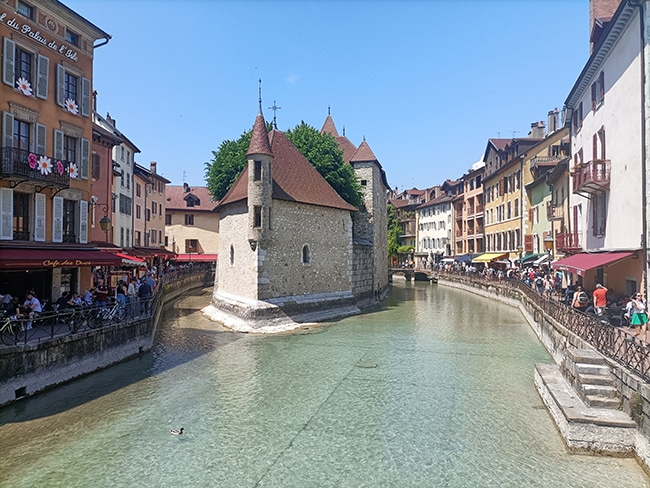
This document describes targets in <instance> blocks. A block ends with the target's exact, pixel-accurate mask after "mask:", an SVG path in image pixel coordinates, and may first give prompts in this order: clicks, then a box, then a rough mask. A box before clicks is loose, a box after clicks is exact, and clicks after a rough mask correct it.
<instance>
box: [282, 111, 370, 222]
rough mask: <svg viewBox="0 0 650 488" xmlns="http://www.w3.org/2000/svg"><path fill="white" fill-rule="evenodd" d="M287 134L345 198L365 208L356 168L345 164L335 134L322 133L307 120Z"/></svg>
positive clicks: (358, 206) (356, 205)
mask: <svg viewBox="0 0 650 488" xmlns="http://www.w3.org/2000/svg"><path fill="white" fill-rule="evenodd" d="M285 134H286V135H287V138H288V139H289V140H290V141H291V142H292V144H293V145H294V146H296V147H297V148H298V150H299V151H300V153H301V154H302V155H303V156H305V158H307V160H308V161H309V162H310V163H311V164H312V165H313V166H314V168H316V169H317V170H318V172H319V173H320V174H321V176H322V177H323V178H325V179H326V180H327V182H328V183H329V184H330V185H331V186H332V188H334V189H335V190H336V192H337V193H338V194H339V195H340V196H341V198H343V200H345V201H346V202H348V203H349V204H351V205H354V206H355V207H357V208H358V209H361V208H363V196H362V195H361V186H360V185H359V181H358V180H357V176H356V174H355V173H354V169H353V168H352V166H350V165H349V164H344V162H343V151H341V150H340V149H339V146H338V144H337V143H336V139H334V137H333V136H332V135H331V134H322V133H321V132H320V131H318V130H316V129H315V128H314V127H312V126H310V125H308V124H305V122H304V121H301V122H300V124H299V125H297V126H296V127H295V128H294V129H293V130H288V131H286V132H285Z"/></svg>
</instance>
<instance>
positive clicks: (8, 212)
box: [0, 188, 14, 240]
mask: <svg viewBox="0 0 650 488" xmlns="http://www.w3.org/2000/svg"><path fill="white" fill-rule="evenodd" d="M13 238H14V191H13V190H12V189H11V188H0V239H2V240H12V239H13Z"/></svg>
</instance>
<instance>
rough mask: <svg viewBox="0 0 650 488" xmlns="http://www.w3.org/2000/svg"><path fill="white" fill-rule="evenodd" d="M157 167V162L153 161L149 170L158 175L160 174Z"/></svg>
mask: <svg viewBox="0 0 650 488" xmlns="http://www.w3.org/2000/svg"><path fill="white" fill-rule="evenodd" d="M156 166H158V163H156V162H155V161H151V162H150V163H149V169H150V170H151V172H152V173H153V174H158V173H157V172H156Z"/></svg>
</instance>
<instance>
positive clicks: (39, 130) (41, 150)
mask: <svg viewBox="0 0 650 488" xmlns="http://www.w3.org/2000/svg"><path fill="white" fill-rule="evenodd" d="M46 131H47V128H46V127H45V126H44V125H43V124H38V123H37V124H36V154H39V155H43V156H44V155H46V154H47V146H46V139H47V135H46Z"/></svg>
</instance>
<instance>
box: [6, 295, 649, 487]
mask: <svg viewBox="0 0 650 488" xmlns="http://www.w3.org/2000/svg"><path fill="white" fill-rule="evenodd" d="M209 296H210V295H209V293H208V292H206V293H205V294H203V295H201V296H194V297H186V298H184V299H183V300H181V301H180V302H179V303H178V304H177V306H176V308H175V309H173V310H171V311H170V312H169V313H167V315H166V316H165V319H164V324H163V325H162V326H161V332H160V336H159V338H158V342H157V346H156V347H155V349H154V350H153V351H152V352H151V353H149V354H145V355H142V356H141V357H139V358H137V359H134V360H131V361H128V362H125V363H122V364H119V365H117V366H115V367H112V368H109V369H107V370H105V371H102V372H99V373H96V374H94V375H91V376H89V377H86V378H82V379H79V380H77V381H74V382H71V383H69V384H67V385H64V386H62V387H59V388H55V389H53V390H51V391H48V392H45V393H43V394H41V395H38V396H36V397H34V398H31V399H27V400H25V401H21V402H19V403H17V404H15V405H12V406H10V407H7V408H5V409H3V410H0V486H2V487H12V488H19V487H30V488H32V487H66V488H67V487H93V488H94V487H186V486H187V487H235V488H249V487H250V488H252V487H301V488H302V487H307V488H311V487H438V486H441V487H490V486H494V487H502V486H512V487H590V488H591V487H610V486H611V487H617V488H620V487H643V486H650V485H649V483H648V478H647V477H646V476H645V474H644V473H643V471H642V470H641V469H640V467H639V466H638V465H637V463H636V462H635V461H634V460H632V459H616V458H607V457H597V456H585V455H575V454H569V453H567V451H566V449H565V448H564V445H563V443H562V440H561V438H560V436H559V434H558V433H557V431H556V429H555V427H554V424H553V422H552V420H551V418H550V416H549V414H548V412H547V410H546V409H545V408H544V406H543V404H542V402H541V400H540V398H539V396H538V395H537V392H536V390H535V387H534V384H533V365H534V364H535V363H536V362H551V358H550V357H549V355H548V354H547V353H546V351H545V350H544V348H543V347H542V346H541V345H540V344H539V342H538V341H537V339H536V337H535V335H534V334H533V332H532V331H531V330H530V328H529V327H528V326H527V324H526V323H525V322H524V320H523V318H522V317H521V316H520V314H519V313H518V312H517V311H516V310H514V309H512V308H510V307H507V306H504V305H500V304H498V303H496V302H494V301H490V300H487V299H483V298H480V297H476V296H473V295H471V294H468V293H465V292H461V291H458V290H454V289H449V288H445V287H443V286H436V285H430V284H427V283H415V284H405V283H397V284H395V285H394V286H393V289H392V291H391V294H390V296H389V298H388V300H387V302H386V305H385V307H384V308H383V309H382V310H380V311H377V312H373V313H369V314H365V315H360V316H357V317H351V318H348V319H345V320H341V321H339V322H335V323H331V324H327V325H324V326H320V327H313V328H310V329H309V330H304V331H301V332H297V333H292V334H285V335H275V336H260V335H242V334H237V333H232V332H228V331H226V330H224V329H222V328H220V327H218V326H216V325H215V324H213V323H210V322H208V321H207V320H205V319H204V318H203V317H202V316H201V315H200V313H199V310H200V309H201V307H203V306H204V305H206V304H207V302H208V300H209ZM180 427H184V429H185V434H184V435H182V436H172V435H170V433H169V429H178V428H180Z"/></svg>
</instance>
